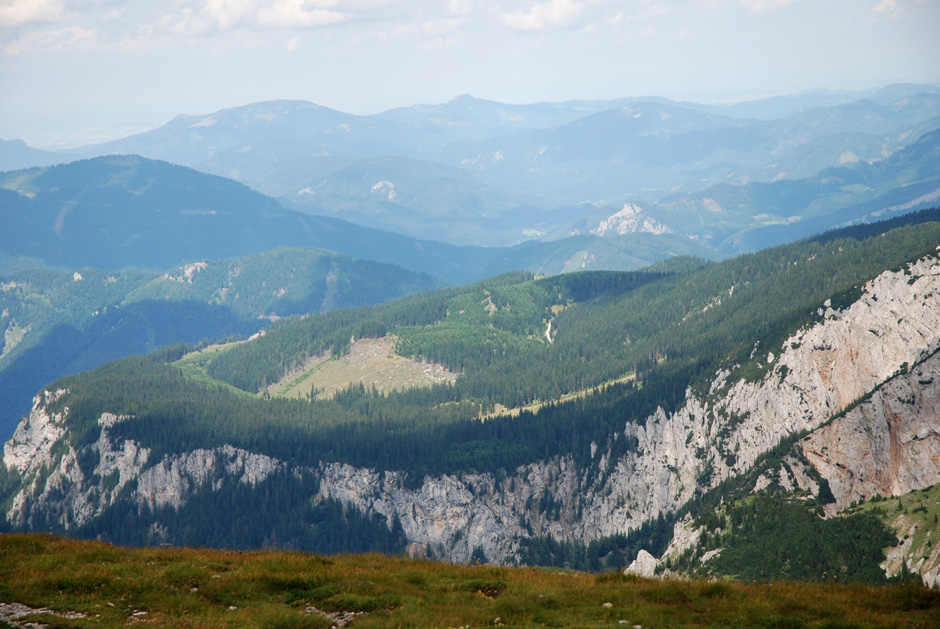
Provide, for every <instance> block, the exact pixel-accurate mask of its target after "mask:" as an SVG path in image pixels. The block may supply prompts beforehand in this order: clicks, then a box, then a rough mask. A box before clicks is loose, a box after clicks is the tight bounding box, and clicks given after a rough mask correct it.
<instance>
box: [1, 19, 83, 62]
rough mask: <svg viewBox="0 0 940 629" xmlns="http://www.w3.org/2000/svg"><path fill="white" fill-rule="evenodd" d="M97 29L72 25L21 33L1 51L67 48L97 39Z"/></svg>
mask: <svg viewBox="0 0 940 629" xmlns="http://www.w3.org/2000/svg"><path fill="white" fill-rule="evenodd" d="M97 38H98V33H97V31H95V30H93V29H91V30H89V29H84V28H79V27H77V26H73V27H70V28H60V29H54V30H48V31H36V32H33V33H28V34H26V35H23V36H21V37H19V38H17V39H15V40H13V41H12V42H10V43H8V44H4V45H3V52H4V53H5V54H8V55H18V54H20V53H23V52H26V51H28V50H32V49H34V48H45V49H50V48H53V49H54V48H69V47H71V46H76V45H78V44H83V43H94V42H95V41H97Z"/></svg>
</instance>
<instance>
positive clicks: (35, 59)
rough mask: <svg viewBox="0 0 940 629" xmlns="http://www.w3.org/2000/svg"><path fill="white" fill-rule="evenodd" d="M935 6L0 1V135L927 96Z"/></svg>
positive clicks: (939, 25)
mask: <svg viewBox="0 0 940 629" xmlns="http://www.w3.org/2000/svg"><path fill="white" fill-rule="evenodd" d="M938 32H940V2H938V0H705V1H692V0H661V1H659V0H534V1H533V0H449V1H448V0H408V1H404V0H167V1H160V0H149V1H148V0H136V1H133V2H132V1H129V0H0V138H4V139H11V138H17V137H19V138H23V139H25V140H27V142H29V143H30V144H33V145H35V146H53V145H59V146H61V145H63V144H68V143H73V144H74V143H79V142H81V141H82V140H85V139H101V138H106V137H115V136H120V135H125V134H126V133H127V132H130V131H134V130H141V129H142V128H149V127H153V126H157V125H159V124H162V123H164V122H166V121H167V120H169V119H170V118H172V117H173V116H174V115H176V114H180V113H188V114H203V113H210V112H212V111H215V110H218V109H221V108H225V107H232V106H237V105H243V104H247V103H250V102H257V101H261V100H272V99H280V98H297V99H304V100H309V101H313V102H315V103H318V104H321V105H326V106H328V107H333V108H336V109H340V110H343V111H347V112H352V113H374V112H377V111H382V110H385V109H389V108H392V107H396V106H401V105H411V104H416V103H440V102H444V101H446V100H448V99H450V98H452V97H454V96H456V95H459V94H462V93H468V94H472V95H474V96H477V97H479V98H487V99H492V100H499V101H503V102H515V103H521V102H534V101H557V100H568V99H608V98H616V97H621V96H639V95H650V94H655V95H661V96H667V97H670V98H675V99H692V100H699V101H708V102H714V101H718V100H728V99H742V98H748V97H759V96H765V95H773V94H780V93H787V92H795V91H801V90H807V89H816V88H840V89H855V88H867V87H872V86H877V85H881V84H886V83H891V82H922V83H938V82H940V38H938V35H937V34H938Z"/></svg>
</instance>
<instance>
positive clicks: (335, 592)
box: [0, 534, 940, 628]
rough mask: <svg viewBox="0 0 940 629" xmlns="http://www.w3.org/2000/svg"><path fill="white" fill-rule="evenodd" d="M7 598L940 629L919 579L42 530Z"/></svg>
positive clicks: (90, 623)
mask: <svg viewBox="0 0 940 629" xmlns="http://www.w3.org/2000/svg"><path fill="white" fill-rule="evenodd" d="M0 602H2V603H12V602H17V603H23V604H26V605H29V606H30V607H34V608H40V607H45V608H48V609H50V610H56V611H72V612H81V613H83V614H85V617H84V618H72V619H66V618H62V617H60V616H52V615H49V614H41V615H38V616H34V617H27V618H25V619H21V620H19V621H18V622H25V621H42V622H45V623H48V624H50V625H51V626H56V627H109V626H112V627H113V626H126V625H128V624H141V625H142V626H172V627H193V628H202V627H328V626H331V625H332V624H333V623H334V622H335V621H334V620H332V619H330V618H329V617H327V616H325V615H323V614H320V613H316V612H313V611H312V608H316V609H317V610H321V611H322V612H324V613H327V614H329V613H334V614H335V613H338V612H353V611H360V612H368V613H367V614H366V615H362V616H358V617H356V618H354V619H353V620H352V621H351V624H350V626H354V627H487V626H494V625H495V624H497V622H499V623H502V624H503V625H504V626H518V627H528V626H543V627H604V626H617V627H623V626H627V627H633V626H634V625H641V626H643V627H680V626H716V627H803V626H809V627H813V626H816V627H936V626H938V625H940V592H936V591H930V590H925V589H923V588H920V587H915V586H910V585H907V586H896V587H883V588H872V587H862V586H838V585H814V584H803V583H777V584H769V585H743V584H739V583H730V582H716V583H705V582H682V581H666V582H662V581H652V580H645V579H639V578H632V577H625V576H623V575H620V574H603V575H589V574H583V573H576V572H566V571H548V570H539V569H533V568H495V567H488V566H473V567H470V566H454V565H449V564H442V563H431V562H422V561H409V560H406V559H401V558H394V557H385V556H379V555H359V556H341V557H317V556H313V555H307V554H302V553H275V552H251V553H238V552H224V551H210V550H192V549H122V548H116V547H113V546H109V545H106V544H102V543H98V542H80V541H71V540H63V539H57V538H52V537H49V536H46V535H38V534H30V535H5V536H0ZM607 603H609V605H605V604H607ZM335 618H339V616H338V615H337V616H335ZM497 619H499V620H498V621H497Z"/></svg>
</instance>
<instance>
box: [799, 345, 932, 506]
mask: <svg viewBox="0 0 940 629" xmlns="http://www.w3.org/2000/svg"><path fill="white" fill-rule="evenodd" d="M800 446H801V449H802V451H803V454H804V456H805V457H806V459H807V460H808V461H809V463H810V464H811V465H812V466H813V467H814V468H815V469H816V470H817V471H818V472H819V473H820V474H821V475H822V477H823V478H825V479H826V480H827V481H828V482H829V487H830V489H831V490H832V494H833V496H834V497H835V499H836V502H835V504H834V505H833V506H832V508H833V509H834V510H836V511H842V510H843V509H845V508H846V507H848V506H850V505H851V504H852V503H854V502H856V501H859V500H868V499H869V498H872V497H874V496H899V495H901V494H906V493H908V492H909V491H913V490H915V489H923V488H925V487H929V486H930V485H933V484H936V483H940V353H937V354H934V355H933V356H931V357H930V358H928V359H927V360H926V361H924V362H923V363H921V364H919V365H917V367H915V368H914V369H912V370H911V371H910V372H909V373H906V374H903V375H900V376H898V377H897V378H894V379H892V380H891V381H890V382H888V383H886V384H885V385H884V386H883V387H880V388H879V389H878V390H877V391H875V392H874V393H873V394H872V395H871V397H870V398H869V399H867V400H865V401H864V402H863V403H861V404H859V405H858V406H856V407H855V408H853V409H852V410H851V411H849V412H848V413H846V414H845V415H844V416H842V417H839V418H837V419H836V420H835V421H833V422H832V423H830V424H828V425H827V426H824V427H822V428H820V429H819V430H817V431H815V432H814V433H813V434H811V435H809V436H807V437H806V439H804V440H803V441H802V442H801V443H800Z"/></svg>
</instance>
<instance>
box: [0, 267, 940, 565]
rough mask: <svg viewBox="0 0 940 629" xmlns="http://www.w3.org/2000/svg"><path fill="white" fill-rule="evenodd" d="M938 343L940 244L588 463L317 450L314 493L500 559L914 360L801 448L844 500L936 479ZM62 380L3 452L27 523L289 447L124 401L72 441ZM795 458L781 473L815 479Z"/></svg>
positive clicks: (253, 470) (711, 475) (736, 468)
mask: <svg viewBox="0 0 940 629" xmlns="http://www.w3.org/2000/svg"><path fill="white" fill-rule="evenodd" d="M938 346H940V262H938V260H937V259H936V258H935V257H930V258H926V259H923V260H920V261H918V262H916V263H914V264H911V265H909V266H908V267H906V268H904V269H902V270H899V271H892V272H885V273H883V274H881V275H880V276H879V277H877V278H876V279H874V280H873V281H871V282H869V283H868V284H866V285H865V286H864V287H862V289H861V292H860V295H859V297H858V298H857V299H856V300H855V301H854V302H853V303H851V305H849V306H847V307H845V308H843V309H839V308H834V307H832V305H831V304H830V303H828V302H827V303H826V304H822V305H820V308H819V310H818V311H817V318H816V320H815V321H813V322H811V323H808V324H806V325H805V326H804V327H803V328H802V329H800V330H798V331H796V332H794V333H793V334H792V335H791V336H790V338H788V339H787V340H786V341H785V342H784V343H782V344H781V345H780V346H779V347H766V348H761V347H755V350H754V356H759V357H760V358H759V360H758V362H757V364H756V365H754V364H750V365H746V366H745V367H741V366H737V365H736V366H732V367H730V368H728V369H726V370H723V371H721V372H719V373H716V374H715V376H714V378H713V379H712V381H711V382H710V383H709V384H708V386H707V387H706V390H705V391H704V392H701V393H696V392H694V391H691V390H690V391H688V392H687V394H686V399H685V402H684V403H683V404H682V406H681V407H680V408H679V409H678V410H676V411H675V412H674V413H666V412H664V411H662V410H661V409H660V410H658V411H657V412H656V413H654V414H653V415H651V416H650V417H648V418H646V419H645V421H644V422H641V423H636V424H629V425H627V426H626V428H625V429H624V431H623V433H622V434H620V435H617V438H626V439H631V440H634V441H635V443H637V444H638V447H637V448H636V449H635V450H634V451H631V452H629V453H628V454H627V455H625V456H623V457H622V458H619V459H612V457H611V456H610V452H604V451H603V450H602V449H600V448H598V449H597V450H596V451H594V453H593V455H594V457H595V459H596V460H597V465H596V466H592V469H593V470H594V471H593V472H588V471H585V470H580V469H578V468H577V467H576V466H575V464H574V462H573V460H571V459H570V458H566V457H560V458H555V459H552V460H547V461H542V462H539V463H535V464H532V465H527V466H523V467H520V468H519V469H517V470H515V471H514V472H513V473H511V474H510V475H508V476H507V477H506V478H504V479H502V480H500V481H499V482H497V480H496V479H495V478H493V477H492V476H489V475H472V474H464V475H461V476H459V477H458V476H441V477H428V478H425V479H423V482H422V483H421V485H420V486H419V487H417V488H410V487H409V486H407V485H406V483H405V482H404V477H403V475H401V474H398V473H396V472H388V471H387V472H377V471H375V470H371V469H364V468H355V467H353V466H350V465H344V464H329V465H326V464H324V465H321V466H320V468H319V469H318V470H315V471H313V473H315V474H317V475H318V476H319V478H320V494H321V496H323V497H328V498H335V499H338V500H340V501H342V502H343V503H344V504H347V505H353V506H355V507H357V508H359V509H360V510H362V511H363V512H365V513H379V514H382V515H384V516H386V517H388V518H389V520H391V519H392V518H393V517H394V516H397V517H398V518H399V519H400V521H401V523H402V526H403V528H404V530H405V533H406V535H407V537H408V538H409V540H411V541H413V542H416V543H419V544H425V545H427V546H429V547H430V548H431V549H432V551H433V552H434V553H435V554H436V555H437V556H439V557H446V558H449V559H451V560H454V561H466V560H468V559H469V558H470V556H471V554H472V553H473V551H474V549H476V548H481V549H482V550H483V552H484V553H485V555H486V556H487V557H488V558H489V559H490V560H491V561H496V562H501V561H505V560H507V559H510V558H511V557H512V556H513V553H514V552H515V550H516V548H517V543H518V542H517V540H518V539H519V538H520V537H524V536H527V535H533V534H534V535H551V536H553V537H555V538H558V539H569V540H578V541H584V542H586V541H589V540H591V539H594V538H597V537H601V536H608V535H613V534H617V533H625V532H628V531H630V530H632V529H634V528H636V527H638V526H640V525H641V524H642V523H643V522H645V521H647V520H649V519H650V518H653V517H656V516H657V515H658V514H659V513H663V512H669V511H673V510H675V509H677V508H678V507H680V506H681V505H682V504H683V503H685V502H686V501H687V500H689V499H690V498H692V497H693V496H695V494H696V492H700V491H702V490H704V489H708V488H710V487H714V486H715V485H716V484H717V483H719V482H720V481H721V480H723V479H725V478H727V477H728V476H729V475H732V474H735V473H739V472H742V471H744V470H747V469H749V468H750V467H751V466H752V465H753V463H754V461H755V460H756V459H757V457H758V456H759V455H760V454H761V453H763V452H766V451H767V450H768V449H770V448H772V447H773V446H775V445H776V444H777V443H778V442H779V440H780V439H781V438H782V437H784V436H787V435H790V434H792V433H794V432H797V431H801V430H809V431H813V430H817V429H819V428H820V427H821V426H823V424H825V423H826V422H827V421H828V420H829V419H830V418H831V417H832V416H833V415H835V414H838V413H839V412H840V411H842V410H843V409H845V408H846V407H848V406H850V405H851V404H852V403H853V402H855V401H856V400H859V399H860V398H862V397H863V396H865V395H867V394H868V393H869V392H870V391H872V390H873V389H875V388H876V387H878V385H880V384H882V383H884V382H885V381H887V380H889V379H891V378H892V376H894V375H895V374H898V373H904V374H905V375H904V376H903V377H902V378H899V379H896V381H893V382H892V383H890V385H888V386H885V387H883V388H882V390H881V391H879V392H878V393H877V394H875V395H873V396H872V397H871V399H870V400H868V401H866V402H865V403H864V404H861V405H859V406H857V407H855V408H854V409H853V410H852V411H851V412H849V413H847V414H846V415H845V416H844V417H842V418H841V419H838V420H836V421H834V422H833V423H832V424H830V425H828V426H826V427H824V428H822V429H821V430H817V432H815V433H813V434H812V435H811V437H810V438H808V439H807V440H806V441H805V446H804V451H805V453H806V457H807V459H809V460H810V461H812V462H813V465H814V466H816V468H817V469H818V470H819V471H820V472H821V473H822V474H823V476H824V477H826V478H828V479H830V485H831V487H832V490H833V492H834V493H835V494H836V497H837V504H836V507H834V508H838V507H839V506H840V505H843V504H847V503H850V502H851V501H853V500H855V499H857V498H858V497H862V496H866V495H872V492H897V491H902V490H904V489H905V488H907V487H913V486H915V485H916V484H917V483H927V484H929V483H931V482H936V480H931V479H936V478H937V474H938V470H940V458H937V455H938V454H940V438H938V437H937V432H938V418H937V413H936V409H937V408H940V399H938V395H940V394H938V393H937V390H936V387H935V386H934V385H933V383H934V381H936V380H937V378H940V376H938V375H937V369H938V364H937V361H936V360H935V358H931V359H929V360H927V361H925V362H923V364H921V365H919V366H918V367H917V368H916V369H914V370H913V371H911V373H909V374H907V373H906V368H907V366H908V365H915V364H918V363H919V362H920V361H922V360H923V359H924V358H926V357H928V356H930V355H931V354H933V353H934V352H935V351H936V349H937V348H938ZM62 394H63V393H62V392H46V393H44V394H43V395H42V396H40V398H37V402H36V404H35V405H34V408H33V411H32V412H31V413H30V415H29V417H27V418H26V419H24V421H23V422H22V423H21V424H20V427H19V428H18V429H17V432H16V434H15V435H14V437H13V438H12V439H11V440H10V441H9V442H8V443H7V444H6V446H5V448H4V463H5V465H6V466H7V468H8V469H10V470H15V471H16V472H17V473H18V474H19V475H20V476H21V477H22V478H23V483H22V484H21V486H20V489H19V491H18V492H17V494H16V495H15V497H14V499H13V502H12V505H11V506H10V507H9V508H8V511H7V518H8V520H9V521H10V522H12V523H14V524H16V525H17V526H28V525H29V523H30V522H31V521H32V518H34V517H35V515H36V514H38V513H40V512H42V513H45V514H55V517H56V518H57V520H56V521H58V522H59V523H60V524H61V525H62V526H64V527H69V526H74V525H78V524H81V523H83V522H87V521H88V520H89V519H90V518H94V517H95V516H96V515H97V514H99V513H101V511H102V510H103V509H104V508H106V507H107V506H108V505H109V504H112V503H113V501H114V500H116V499H118V496H119V495H126V496H128V499H129V500H133V501H134V502H135V503H136V504H138V505H140V506H141V507H143V506H144V505H147V506H150V507H155V506H163V505H172V506H174V507H177V508H178V507H179V506H181V505H182V504H184V502H185V501H186V500H187V499H188V497H189V496H191V495H192V493H193V492H195V491H197V490H200V489H202V488H208V487H212V486H213V485H212V484H211V483H212V482H213V481H212V479H214V478H219V477H220V476H228V477H229V478H236V479H238V480H239V481H240V482H243V483H256V482H258V481H259V480H262V479H264V478H266V477H267V476H268V475H269V474H270V473H272V471H274V470H277V469H282V468H283V467H284V466H286V465H287V464H286V463H285V462H282V461H278V460H275V459H272V458H270V457H266V456H263V455H260V454H257V453H250V452H247V451H244V450H239V449H237V448H233V447H232V446H228V445H224V446H220V447H217V448H212V449H199V450H194V451H192V452H187V453H182V454H178V455H174V456H171V457H164V458H162V459H161V460H159V461H153V460H151V453H150V452H149V451H148V450H147V449H146V448H143V447H141V446H140V444H137V443H135V442H133V441H130V440H126V441H124V442H123V443H115V442H114V440H112V439H111V437H110V436H109V428H110V427H111V426H113V425H114V423H116V422H118V421H121V419H122V418H120V417H117V416H113V415H107V414H105V415H103V416H102V417H101V418H100V419H99V424H100V427H101V435H100V437H99V439H98V440H97V442H95V443H94V444H90V445H87V446H85V447H84V448H82V449H81V450H80V451H75V450H74V449H73V447H72V446H71V445H70V444H69V441H68V432H67V410H66V411H64V412H63V413H61V414H60V415H53V414H51V413H49V412H48V410H47V408H48V404H49V403H50V401H51V400H52V399H53V398H54V397H55V396H58V395H62ZM931 411H933V412H931ZM879 422H881V423H879ZM865 439H868V441H867V442H866V441H865ZM89 453H93V454H95V455H96V457H97V463H96V464H95V465H94V467H93V469H89V466H88V465H87V464H86V469H85V471H83V469H82V466H81V465H80V464H79V461H80V460H87V459H88V457H87V456H85V455H87V454H89ZM857 461H858V462H861V466H860V467H856V462H857ZM840 466H841V467H840ZM796 467H798V466H794V468H796ZM297 472H302V471H301V470H297ZM792 474H793V475H794V477H793V478H792V479H791V478H790V476H788V477H787V478H788V481H787V482H791V483H796V484H800V482H803V483H807V484H808V483H811V482H813V481H812V479H811V478H810V477H809V475H806V474H804V476H805V478H803V480H802V481H801V480H800V479H799V478H796V472H795V471H794V472H792ZM216 482H218V481H216Z"/></svg>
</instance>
